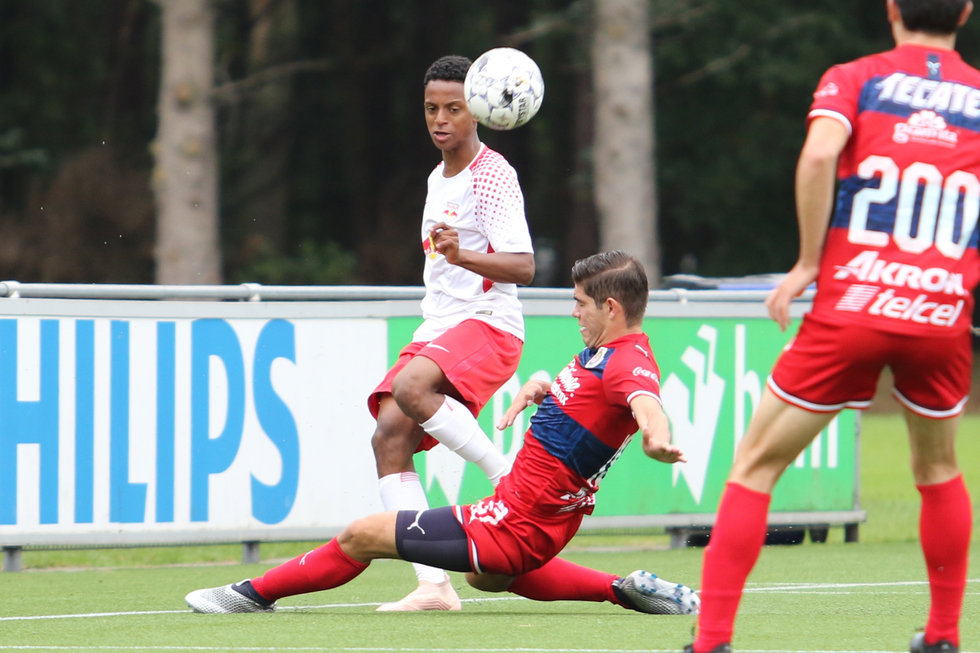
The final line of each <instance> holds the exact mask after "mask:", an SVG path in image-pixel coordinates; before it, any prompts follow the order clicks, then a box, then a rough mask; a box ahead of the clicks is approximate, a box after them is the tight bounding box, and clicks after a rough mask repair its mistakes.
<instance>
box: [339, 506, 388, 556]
mask: <svg viewBox="0 0 980 653" xmlns="http://www.w3.org/2000/svg"><path fill="white" fill-rule="evenodd" d="M375 517H376V516H375V515H371V516H370V517H362V518H360V519H355V520H354V521H352V522H351V523H350V524H348V525H347V528H345V529H344V530H343V531H341V533H340V535H338V536H337V544H339V545H340V548H341V549H343V551H344V553H346V554H347V555H349V556H350V557H351V558H353V559H355V560H360V561H362V562H366V561H368V560H371V559H373V558H375V557H378V554H379V551H381V550H382V549H384V548H385V547H384V546H382V542H380V532H379V530H378V526H377V523H376V521H377V520H376V518H375Z"/></svg>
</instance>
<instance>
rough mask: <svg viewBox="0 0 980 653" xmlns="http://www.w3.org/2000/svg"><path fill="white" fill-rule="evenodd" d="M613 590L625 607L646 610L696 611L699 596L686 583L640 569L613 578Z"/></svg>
mask: <svg viewBox="0 0 980 653" xmlns="http://www.w3.org/2000/svg"><path fill="white" fill-rule="evenodd" d="M613 591H614V592H615V593H616V596H617V598H619V599H620V600H621V601H622V602H623V603H625V604H626V606H627V607H629V608H632V609H633V610H636V611H637V612H645V613H647V614H698V613H699V612H700V611H701V597H700V596H698V595H697V593H696V592H695V591H694V590H692V589H691V588H690V587H688V586H687V585H681V584H679V583H671V582H669V581H666V580H664V579H662V578H657V575H656V574H651V573H650V572H648V571H643V570H642V569H639V570H637V571H634V572H633V573H632V574H630V575H629V576H627V577H626V578H619V579H617V580H615V581H613Z"/></svg>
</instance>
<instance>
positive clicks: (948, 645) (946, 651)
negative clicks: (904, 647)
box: [909, 632, 960, 653]
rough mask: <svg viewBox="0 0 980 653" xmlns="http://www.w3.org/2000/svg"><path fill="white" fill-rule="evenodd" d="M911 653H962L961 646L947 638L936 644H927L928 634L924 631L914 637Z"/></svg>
mask: <svg viewBox="0 0 980 653" xmlns="http://www.w3.org/2000/svg"><path fill="white" fill-rule="evenodd" d="M909 653H960V647H959V646H956V645H955V644H953V643H952V642H951V641H949V640H947V639H941V640H939V641H938V642H936V643H935V644H926V634H925V633H924V632H922V633H916V634H915V636H914V637H912V642H911V643H910V644H909Z"/></svg>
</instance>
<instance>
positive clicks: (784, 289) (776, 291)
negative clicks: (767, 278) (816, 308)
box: [766, 261, 818, 331]
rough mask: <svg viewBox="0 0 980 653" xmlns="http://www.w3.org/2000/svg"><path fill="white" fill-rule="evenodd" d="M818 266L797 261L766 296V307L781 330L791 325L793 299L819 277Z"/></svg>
mask: <svg viewBox="0 0 980 653" xmlns="http://www.w3.org/2000/svg"><path fill="white" fill-rule="evenodd" d="M817 272H818V267H817V266H809V265H804V264H802V263H800V262H799V261H797V263H796V265H794V266H793V269H792V270H790V271H789V272H788V273H787V274H786V277H785V278H783V280H782V281H781V282H780V284H779V285H778V286H776V287H775V288H773V289H772V291H771V292H770V293H769V295H768V296H767V297H766V308H767V309H769V317H771V318H772V319H773V320H775V322H776V324H778V325H779V328H780V330H782V331H785V330H786V327H788V326H789V323H790V317H789V307H790V304H791V303H792V302H793V300H794V299H795V298H797V297H799V296H800V295H802V294H803V291H804V290H806V289H807V286H809V285H810V284H811V283H813V282H814V281H815V280H816V278H817Z"/></svg>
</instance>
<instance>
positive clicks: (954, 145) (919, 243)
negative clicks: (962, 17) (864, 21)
mask: <svg viewBox="0 0 980 653" xmlns="http://www.w3.org/2000/svg"><path fill="white" fill-rule="evenodd" d="M821 116H828V117H831V118H834V119H837V120H839V121H840V122H841V123H842V124H844V125H845V127H847V129H848V131H849V133H850V139H849V141H848V143H847V145H846V146H845V148H844V151H843V152H842V153H841V156H840V159H839V161H838V182H839V190H838V194H837V203H836V206H835V209H834V215H833V218H832V220H831V224H830V228H829V231H828V233H827V240H826V243H825V245H824V250H823V258H822V260H821V267H820V273H819V276H818V279H817V294H816V296H815V298H814V303H813V309H812V315H813V316H814V317H816V318H823V319H825V320H832V321H835V322H848V323H856V324H862V325H865V326H870V327H873V328H876V329H882V330H885V331H890V332H898V333H906V334H911V335H915V334H921V335H938V334H942V333H949V334H950V335H954V334H961V333H962V332H963V331H964V330H966V329H968V328H969V325H970V319H971V315H972V312H973V295H972V291H973V288H974V287H975V286H976V285H977V281H978V278H980V258H978V255H977V234H978V231H977V218H978V216H980V71H977V70H976V69H974V68H972V67H971V66H968V65H967V64H965V63H964V62H963V60H962V59H961V58H960V56H959V54H957V53H956V52H955V51H953V50H945V49H938V48H930V47H925V46H922V45H917V44H904V45H901V46H899V47H897V48H895V49H893V50H889V51H887V52H882V53H879V54H875V55H871V56H868V57H863V58H861V59H857V60H855V61H852V62H850V63H847V64H842V65H839V66H834V67H833V68H831V69H830V70H828V71H827V72H826V73H825V74H824V76H823V78H822V79H821V80H820V84H819V86H818V88H817V91H816V92H815V93H814V100H813V104H812V105H811V109H810V113H809V116H808V119H809V120H813V119H815V118H817V117H821Z"/></svg>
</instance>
